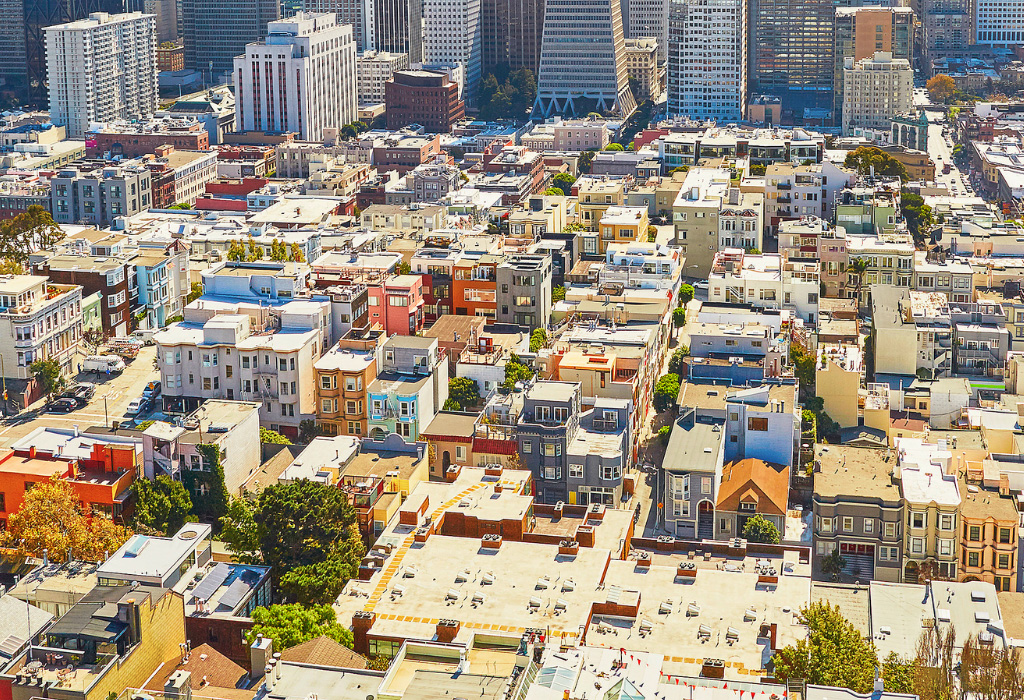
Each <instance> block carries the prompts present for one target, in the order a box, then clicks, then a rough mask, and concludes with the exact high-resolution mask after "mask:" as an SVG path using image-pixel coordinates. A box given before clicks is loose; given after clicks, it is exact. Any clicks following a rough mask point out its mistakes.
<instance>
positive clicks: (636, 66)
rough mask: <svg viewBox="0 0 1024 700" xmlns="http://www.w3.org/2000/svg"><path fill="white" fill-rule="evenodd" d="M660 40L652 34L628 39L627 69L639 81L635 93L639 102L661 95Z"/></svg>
mask: <svg viewBox="0 0 1024 700" xmlns="http://www.w3.org/2000/svg"><path fill="white" fill-rule="evenodd" d="M658 42H659V40H658V39H655V38H654V37H652V36H642V37H637V38H635V39H626V71H627V72H628V73H629V76H630V77H631V78H634V79H635V80H636V81H637V85H638V86H639V87H638V88H637V94H636V95H633V97H635V98H636V99H637V101H639V102H643V101H644V100H652V101H653V100H656V99H657V98H658V97H660V96H661V78H662V73H661V69H660V65H661V62H660V61H659V60H658V55H659V54H660V53H661V51H660V50H659V49H660V46H659V44H658Z"/></svg>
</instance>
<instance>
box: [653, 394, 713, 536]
mask: <svg viewBox="0 0 1024 700" xmlns="http://www.w3.org/2000/svg"><path fill="white" fill-rule="evenodd" d="M724 428H725V425H724V421H721V420H717V419H714V418H711V417H710V416H701V417H700V418H698V417H697V413H696V411H695V410H694V409H693V408H690V409H689V410H684V411H682V413H681V415H680V416H679V418H677V419H676V421H675V423H673V425H672V432H671V433H670V434H669V439H668V446H667V447H666V449H665V460H664V462H663V464H662V469H664V470H665V475H664V482H663V483H664V484H665V501H664V503H665V507H664V509H663V514H662V517H663V518H664V524H665V527H666V528H668V529H669V530H670V531H672V532H674V533H675V534H676V536H677V537H684V538H687V539H700V540H704V539H712V538H713V537H714V536H715V503H717V501H718V487H719V485H720V484H721V482H722V467H723V464H724V455H725V440H724V437H725V429H724Z"/></svg>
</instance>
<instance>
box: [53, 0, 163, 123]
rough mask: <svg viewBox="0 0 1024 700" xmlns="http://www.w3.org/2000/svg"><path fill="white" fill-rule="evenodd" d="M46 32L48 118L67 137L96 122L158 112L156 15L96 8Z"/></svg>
mask: <svg viewBox="0 0 1024 700" xmlns="http://www.w3.org/2000/svg"><path fill="white" fill-rule="evenodd" d="M45 32H46V71H47V76H48V79H49V83H50V118H51V119H52V120H53V122H54V123H55V124H58V125H61V126H65V127H67V134H68V137H69V138H74V137H81V136H82V135H83V134H85V132H86V131H88V130H89V128H90V124H92V123H94V122H110V121H116V120H132V119H139V120H148V119H149V118H150V117H152V116H153V113H154V112H156V108H157V82H156V17H155V15H145V14H142V13H141V12H129V13H126V14H119V15H111V14H107V13H106V12H94V13H92V14H91V15H89V18H88V19H81V20H78V21H75V22H68V23H67V24H58V25H56V26H54V27H47V28H46V29H45Z"/></svg>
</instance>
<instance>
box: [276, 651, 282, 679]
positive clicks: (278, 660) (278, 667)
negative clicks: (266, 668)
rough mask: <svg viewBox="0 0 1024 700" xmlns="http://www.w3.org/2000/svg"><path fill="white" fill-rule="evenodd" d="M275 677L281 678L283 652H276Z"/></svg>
mask: <svg viewBox="0 0 1024 700" xmlns="http://www.w3.org/2000/svg"><path fill="white" fill-rule="evenodd" d="M274 678H275V679H277V680H281V652H274Z"/></svg>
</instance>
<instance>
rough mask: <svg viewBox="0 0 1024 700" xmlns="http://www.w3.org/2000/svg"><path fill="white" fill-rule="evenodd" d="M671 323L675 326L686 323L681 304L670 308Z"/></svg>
mask: <svg viewBox="0 0 1024 700" xmlns="http://www.w3.org/2000/svg"><path fill="white" fill-rule="evenodd" d="M672 325H673V326H675V327H676V328H682V327H683V326H685V325H686V309H685V308H683V307H682V306H677V307H676V308H674V309H672Z"/></svg>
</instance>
